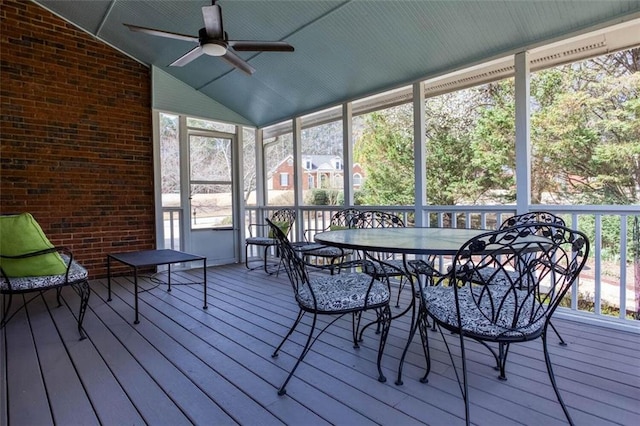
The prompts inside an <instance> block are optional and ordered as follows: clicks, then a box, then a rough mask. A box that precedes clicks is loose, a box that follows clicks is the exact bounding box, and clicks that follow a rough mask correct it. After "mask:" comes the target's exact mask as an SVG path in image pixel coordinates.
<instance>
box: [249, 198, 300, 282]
mask: <svg viewBox="0 0 640 426" xmlns="http://www.w3.org/2000/svg"><path fill="white" fill-rule="evenodd" d="M270 219H271V221H272V222H273V223H275V224H276V226H278V227H279V228H280V229H281V230H282V231H283V232H284V234H285V235H289V233H290V232H291V228H292V227H293V223H294V222H295V220H296V212H295V211H294V210H293V209H280V210H276V211H275V212H273V214H272V215H271V218H270ZM248 230H249V236H248V237H247V238H246V239H245V244H244V265H245V266H246V267H247V269H250V270H254V269H257V268H259V267H260V266H257V267H251V266H250V265H249V246H252V245H253V246H258V247H262V248H263V249H264V253H263V256H264V259H263V261H262V265H261V266H262V267H263V268H264V271H265V272H266V273H267V274H271V273H273V272H272V271H269V265H268V260H267V259H268V254H269V249H270V248H272V247H276V246H277V243H278V242H277V239H276V238H275V235H273V232H272V231H270V229H269V226H268V225H267V224H266V223H250V224H249V226H248ZM254 234H255V235H254ZM278 265H279V263H278Z"/></svg>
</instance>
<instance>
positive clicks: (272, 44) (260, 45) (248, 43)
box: [227, 40, 295, 52]
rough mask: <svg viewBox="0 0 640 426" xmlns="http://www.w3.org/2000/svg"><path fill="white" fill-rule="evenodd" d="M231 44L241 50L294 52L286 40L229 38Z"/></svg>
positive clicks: (235, 48)
mask: <svg viewBox="0 0 640 426" xmlns="http://www.w3.org/2000/svg"><path fill="white" fill-rule="evenodd" d="M227 43H229V46H231V47H233V50H237V51H239V52H293V51H294V50H295V49H294V48H293V46H291V45H290V44H289V43H287V42H286V41H257V40H229V41H228V42H227Z"/></svg>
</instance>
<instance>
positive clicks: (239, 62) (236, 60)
mask: <svg viewBox="0 0 640 426" xmlns="http://www.w3.org/2000/svg"><path fill="white" fill-rule="evenodd" d="M220 57H221V58H222V59H224V60H225V61H227V62H228V63H229V64H230V65H233V66H234V67H236V68H238V69H239V70H241V71H244V72H245V73H247V74H249V75H251V74H253V73H254V72H256V69H255V68H253V67H252V66H251V65H249V64H248V63H247V62H245V60H244V59H242V58H241V57H240V56H238V55H236V54H235V53H233V52H232V51H231V50H227V53H225V54H224V55H222V56H220Z"/></svg>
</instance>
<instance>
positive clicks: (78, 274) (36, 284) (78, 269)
mask: <svg viewBox="0 0 640 426" xmlns="http://www.w3.org/2000/svg"><path fill="white" fill-rule="evenodd" d="M62 258H63V260H64V261H65V263H67V264H68V262H69V258H68V257H67V256H64V255H62ZM88 276H89V274H88V273H87V270H86V269H85V268H84V267H83V266H82V265H80V264H79V263H77V262H76V261H72V262H71V267H70V268H69V280H68V281H67V279H66V274H60V275H46V276H41V277H17V278H11V290H12V291H30V290H38V289H42V290H44V289H47V288H52V287H57V286H61V285H63V284H67V283H73V282H78V281H83V280H86V279H87V278H88ZM8 290H9V282H8V281H7V279H6V278H5V277H3V276H0V291H8Z"/></svg>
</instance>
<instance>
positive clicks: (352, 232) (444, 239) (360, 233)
mask: <svg viewBox="0 0 640 426" xmlns="http://www.w3.org/2000/svg"><path fill="white" fill-rule="evenodd" d="M485 232H487V230H486V229H460V228H412V227H408V228H362V229H361V228H358V229H344V230H339V231H327V232H322V233H318V234H316V235H315V241H316V242H318V243H320V244H325V245H328V246H335V247H340V248H345V249H351V250H362V251H365V252H366V251H376V252H388V253H398V254H414V255H445V256H446V255H455V254H456V253H457V252H458V249H459V248H460V247H461V246H462V245H463V244H464V243H465V242H467V241H468V240H470V239H471V238H473V237H476V236H478V235H480V234H483V233H485ZM407 277H408V279H409V282H410V283H411V294H412V295H415V285H414V283H413V279H412V278H411V274H409V273H407ZM415 306H416V302H415V297H411V302H410V305H409V307H408V308H407V309H406V310H405V311H404V312H403V314H404V313H406V312H409V311H411V328H410V330H409V337H408V339H407V344H406V346H405V348H404V351H403V352H402V357H401V358H400V363H399V366H398V378H397V380H396V384H397V385H401V384H402V366H403V363H404V359H405V357H406V355H407V351H408V350H409V345H410V344H411V341H412V340H413V336H414V335H415V331H416V328H417V321H416V309H415Z"/></svg>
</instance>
